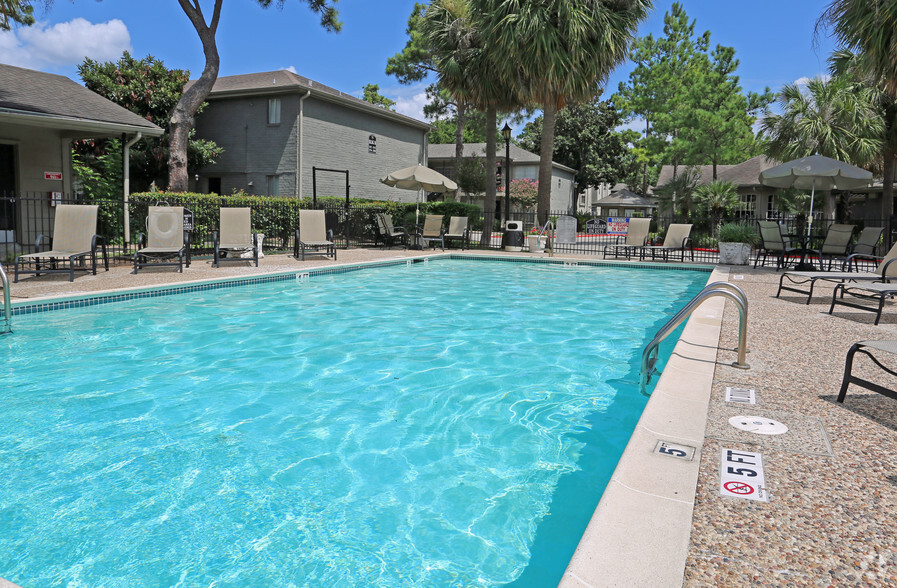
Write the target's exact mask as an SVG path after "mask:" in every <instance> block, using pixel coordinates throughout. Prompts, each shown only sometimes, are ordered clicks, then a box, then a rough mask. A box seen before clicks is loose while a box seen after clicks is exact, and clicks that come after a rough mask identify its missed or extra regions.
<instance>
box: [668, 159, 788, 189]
mask: <svg viewBox="0 0 897 588" xmlns="http://www.w3.org/2000/svg"><path fill="white" fill-rule="evenodd" d="M777 165H779V162H778V161H775V160H774V159H768V158H767V157H766V156H765V155H757V156H755V157H751V158H750V159H748V160H746V161H742V162H741V163H739V164H736V165H717V166H716V179H717V180H720V181H724V182H732V183H733V184H735V185H736V186H738V187H739V188H747V187H751V186H759V185H760V172H762V171H763V170H765V169H769V168H771V167H775V166H777ZM687 167H694V168H695V169H696V170H697V171H698V173H699V174H700V179H699V180H698V185H701V184H707V183H709V182H711V181H713V166H712V165H695V166H688V165H680V166H679V167H678V168H677V170H676V171H677V173H682V170H684V169H685V168H687ZM671 179H673V166H672V165H665V166H663V167H662V168H660V175H659V176H658V178H657V185H658V186H663V185H664V184H666V183H667V182H669V181H670V180H671Z"/></svg>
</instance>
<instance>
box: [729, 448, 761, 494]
mask: <svg viewBox="0 0 897 588" xmlns="http://www.w3.org/2000/svg"><path fill="white" fill-rule="evenodd" d="M719 471H720V476H719V477H720V487H719V492H720V494H721V495H722V496H728V497H730V498H746V499H748V500H759V501H760V502H768V501H769V496H768V495H767V493H766V481H765V480H764V478H763V457H762V456H761V455H760V454H759V453H752V452H750V451H739V450H735V449H723V454H722V461H721V465H720V470H719Z"/></svg>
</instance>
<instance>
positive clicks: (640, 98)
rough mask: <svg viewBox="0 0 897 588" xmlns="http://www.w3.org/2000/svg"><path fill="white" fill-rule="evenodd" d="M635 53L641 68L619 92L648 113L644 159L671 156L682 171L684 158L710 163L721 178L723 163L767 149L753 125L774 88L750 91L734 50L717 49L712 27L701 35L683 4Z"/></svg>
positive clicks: (627, 107)
mask: <svg viewBox="0 0 897 588" xmlns="http://www.w3.org/2000/svg"><path fill="white" fill-rule="evenodd" d="M631 58H632V60H633V61H634V62H635V63H636V67H635V69H634V70H633V71H632V73H631V74H630V76H629V81H628V83H621V84H620V86H619V90H618V93H617V94H615V95H614V97H613V98H612V99H613V101H614V103H615V104H617V105H618V106H619V108H620V109H621V111H622V112H623V113H624V115H625V116H637V117H641V118H643V119H644V120H645V131H644V136H643V138H642V139H640V140H639V141H638V142H637V143H636V146H637V147H639V148H642V149H644V150H645V151H646V152H647V153H648V157H647V160H646V161H644V165H645V166H648V165H651V163H654V162H656V164H662V163H668V164H671V165H672V166H673V170H674V175H675V174H676V173H677V169H678V166H679V165H696V164H705V163H710V164H712V165H713V179H716V169H717V166H718V165H720V164H725V163H738V162H740V161H742V160H744V158H745V157H751V156H753V155H756V154H759V153H760V152H761V145H760V144H759V143H758V142H757V141H756V140H755V139H754V134H753V130H752V124H753V122H754V120H755V115H756V113H757V112H758V111H759V110H760V109H762V108H763V107H764V106H765V105H766V104H768V103H769V102H770V100H771V99H772V95H771V93H770V92H769V90H768V89H767V90H766V91H764V92H763V93H762V94H757V93H753V92H750V93H748V94H747V95H745V94H743V92H742V89H741V86H740V85H739V79H738V77H737V76H736V75H735V70H736V69H737V67H738V60H737V59H735V50H734V49H732V48H731V47H723V46H721V45H717V46H716V48H715V49H714V50H713V51H711V50H710V32H709V31H706V32H704V33H703V34H701V35H696V34H695V21H694V20H690V19H689V18H688V15H687V14H686V12H685V9H684V8H683V7H682V5H681V4H680V3H674V4H673V6H672V10H671V11H670V12H667V13H666V15H665V16H664V36H663V37H660V38H656V39H655V38H654V37H653V36H652V35H648V36H646V37H643V38H641V39H639V40H637V41H636V42H635V44H634V46H633V50H632V54H631ZM643 173H644V175H645V176H647V169H645V170H644V172H643Z"/></svg>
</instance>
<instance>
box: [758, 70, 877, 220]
mask: <svg viewBox="0 0 897 588" xmlns="http://www.w3.org/2000/svg"><path fill="white" fill-rule="evenodd" d="M776 104H777V105H778V106H779V110H780V111H781V114H773V113H772V112H771V111H770V110H769V109H767V110H766V113H765V115H766V116H765V118H764V119H763V120H762V122H761V123H760V134H761V137H762V138H763V139H764V140H766V153H767V155H769V156H770V157H773V158H776V159H779V160H780V161H787V160H790V159H796V158H799V157H806V156H808V155H814V154H819V155H825V156H826V157H831V158H834V159H839V160H842V161H849V162H851V163H854V164H856V165H860V166H868V165H870V164H872V163H873V162H874V161H875V160H876V158H877V157H878V156H879V153H880V152H881V134H882V132H883V128H884V127H883V125H882V119H881V116H880V114H879V112H878V110H877V109H876V107H875V102H874V97H873V93H872V91H871V90H870V89H869V88H868V87H865V86H862V85H860V84H857V83H856V82H854V81H852V80H850V79H848V78H847V77H845V76H835V77H833V78H831V79H824V78H820V77H817V78H813V79H811V80H810V81H809V82H807V85H806V90H804V89H802V87H801V86H799V85H797V84H787V85H785V86H784V87H783V88H782V90H781V91H780V92H779V93H778V95H777V97H776ZM824 210H825V215H826V217H827V218H832V217H833V215H834V210H835V206H834V198H833V197H832V195H831V194H830V193H829V194H827V195H826V198H825V205H824Z"/></svg>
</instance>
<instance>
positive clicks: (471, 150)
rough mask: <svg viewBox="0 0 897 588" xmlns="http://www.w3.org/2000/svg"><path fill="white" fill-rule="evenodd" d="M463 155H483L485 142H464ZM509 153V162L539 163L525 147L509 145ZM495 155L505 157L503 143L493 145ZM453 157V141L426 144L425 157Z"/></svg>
mask: <svg viewBox="0 0 897 588" xmlns="http://www.w3.org/2000/svg"><path fill="white" fill-rule="evenodd" d="M461 153H462V155H463V157H485V156H486V144H485V143H464V145H463V150H462V152H461ZM510 154H511V163H534V164H537V165H538V163H539V156H538V155H536V154H535V153H530V152H529V151H527V150H526V149H521V148H520V147H518V146H517V145H513V144H512V145H511V146H510ZM495 155H496V156H497V157H499V158H500V159H504V157H505V146H504V145H496V146H495ZM454 157H455V144H454V143H434V144H432V145H428V146H427V158H428V159H452V158H454ZM552 164H553V165H554V167H556V168H559V169H563V170H566V171H569V172H572V173H576V170H575V169H573V168H570V167H567V166H566V165H561V164H560V163H557V162H555V161H553V162H552Z"/></svg>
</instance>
